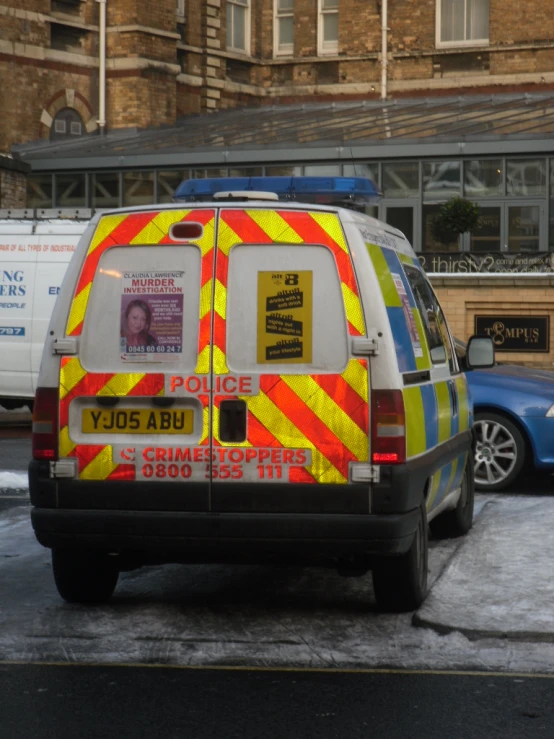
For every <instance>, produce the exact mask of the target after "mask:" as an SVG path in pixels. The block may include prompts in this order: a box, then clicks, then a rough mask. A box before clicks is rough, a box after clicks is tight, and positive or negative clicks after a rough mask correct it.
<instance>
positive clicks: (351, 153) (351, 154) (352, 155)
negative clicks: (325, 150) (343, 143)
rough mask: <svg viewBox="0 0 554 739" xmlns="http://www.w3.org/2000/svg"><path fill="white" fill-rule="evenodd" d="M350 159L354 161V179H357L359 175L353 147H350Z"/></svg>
mask: <svg viewBox="0 0 554 739" xmlns="http://www.w3.org/2000/svg"><path fill="white" fill-rule="evenodd" d="M350 158H351V159H352V166H353V167H354V177H357V176H358V173H357V172H356V162H355V161H354V154H353V152H352V147H350Z"/></svg>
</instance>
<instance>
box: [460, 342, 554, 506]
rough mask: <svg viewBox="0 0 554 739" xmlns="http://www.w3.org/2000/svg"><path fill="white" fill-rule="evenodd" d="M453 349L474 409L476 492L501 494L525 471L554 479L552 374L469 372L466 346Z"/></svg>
mask: <svg viewBox="0 0 554 739" xmlns="http://www.w3.org/2000/svg"><path fill="white" fill-rule="evenodd" d="M455 344H456V354H457V355H458V359H459V361H460V364H461V366H462V368H463V369H464V370H465V372H466V377H467V380H468V383H469V387H470V390H471V395H472V397H473V403H474V411H475V419H474V428H475V434H476V448H475V486H476V487H477V488H478V489H480V490H483V491H491V492H492V491H497V490H505V489H506V488H508V487H510V486H511V485H512V484H513V483H514V482H515V481H516V480H517V479H518V477H520V475H521V474H522V472H523V471H524V470H527V471H529V469H531V470H533V469H535V470H540V471H542V472H548V473H554V372H549V371H547V370H538V369H533V368H531V367H520V366H517V365H514V364H496V365H495V366H494V367H491V368H489V369H481V370H468V369H467V366H466V364H465V347H466V345H465V343H464V342H463V341H460V340H459V339H456V340H455Z"/></svg>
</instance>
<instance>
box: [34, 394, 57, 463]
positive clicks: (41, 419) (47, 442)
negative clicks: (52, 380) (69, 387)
mask: <svg viewBox="0 0 554 739" xmlns="http://www.w3.org/2000/svg"><path fill="white" fill-rule="evenodd" d="M58 406H59V391H58V388H55V387H54V388H52V387H39V388H38V389H37V392H36V395H35V403H34V407H33V459H47V460H56V459H57V458H58Z"/></svg>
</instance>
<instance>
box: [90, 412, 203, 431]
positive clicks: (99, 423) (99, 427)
mask: <svg viewBox="0 0 554 739" xmlns="http://www.w3.org/2000/svg"><path fill="white" fill-rule="evenodd" d="M193 422H194V411H193V410H192V409H191V408H187V409H183V408H179V409H174V408H168V409H165V410H158V409H155V410H154V409H149V408H137V409H132V408H109V409H96V408H83V415H82V416H81V430H82V432H83V433H84V434H192V429H193Z"/></svg>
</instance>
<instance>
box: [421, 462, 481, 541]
mask: <svg viewBox="0 0 554 739" xmlns="http://www.w3.org/2000/svg"><path fill="white" fill-rule="evenodd" d="M473 477H474V472H473V458H472V455H471V454H468V456H467V462H466V466H465V469H464V474H463V475H462V480H461V483H460V488H461V490H460V497H459V499H458V503H457V505H456V508H454V509H452V510H449V511H444V512H443V513H441V514H440V515H438V516H437V517H436V518H435V519H434V520H433V521H431V523H430V524H429V526H430V528H431V531H432V533H433V535H434V536H437V537H438V538H446V537H456V536H463V535H464V534H467V532H468V531H469V530H470V529H471V527H472V526H473V506H474V503H475V485H474V480H473Z"/></svg>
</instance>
